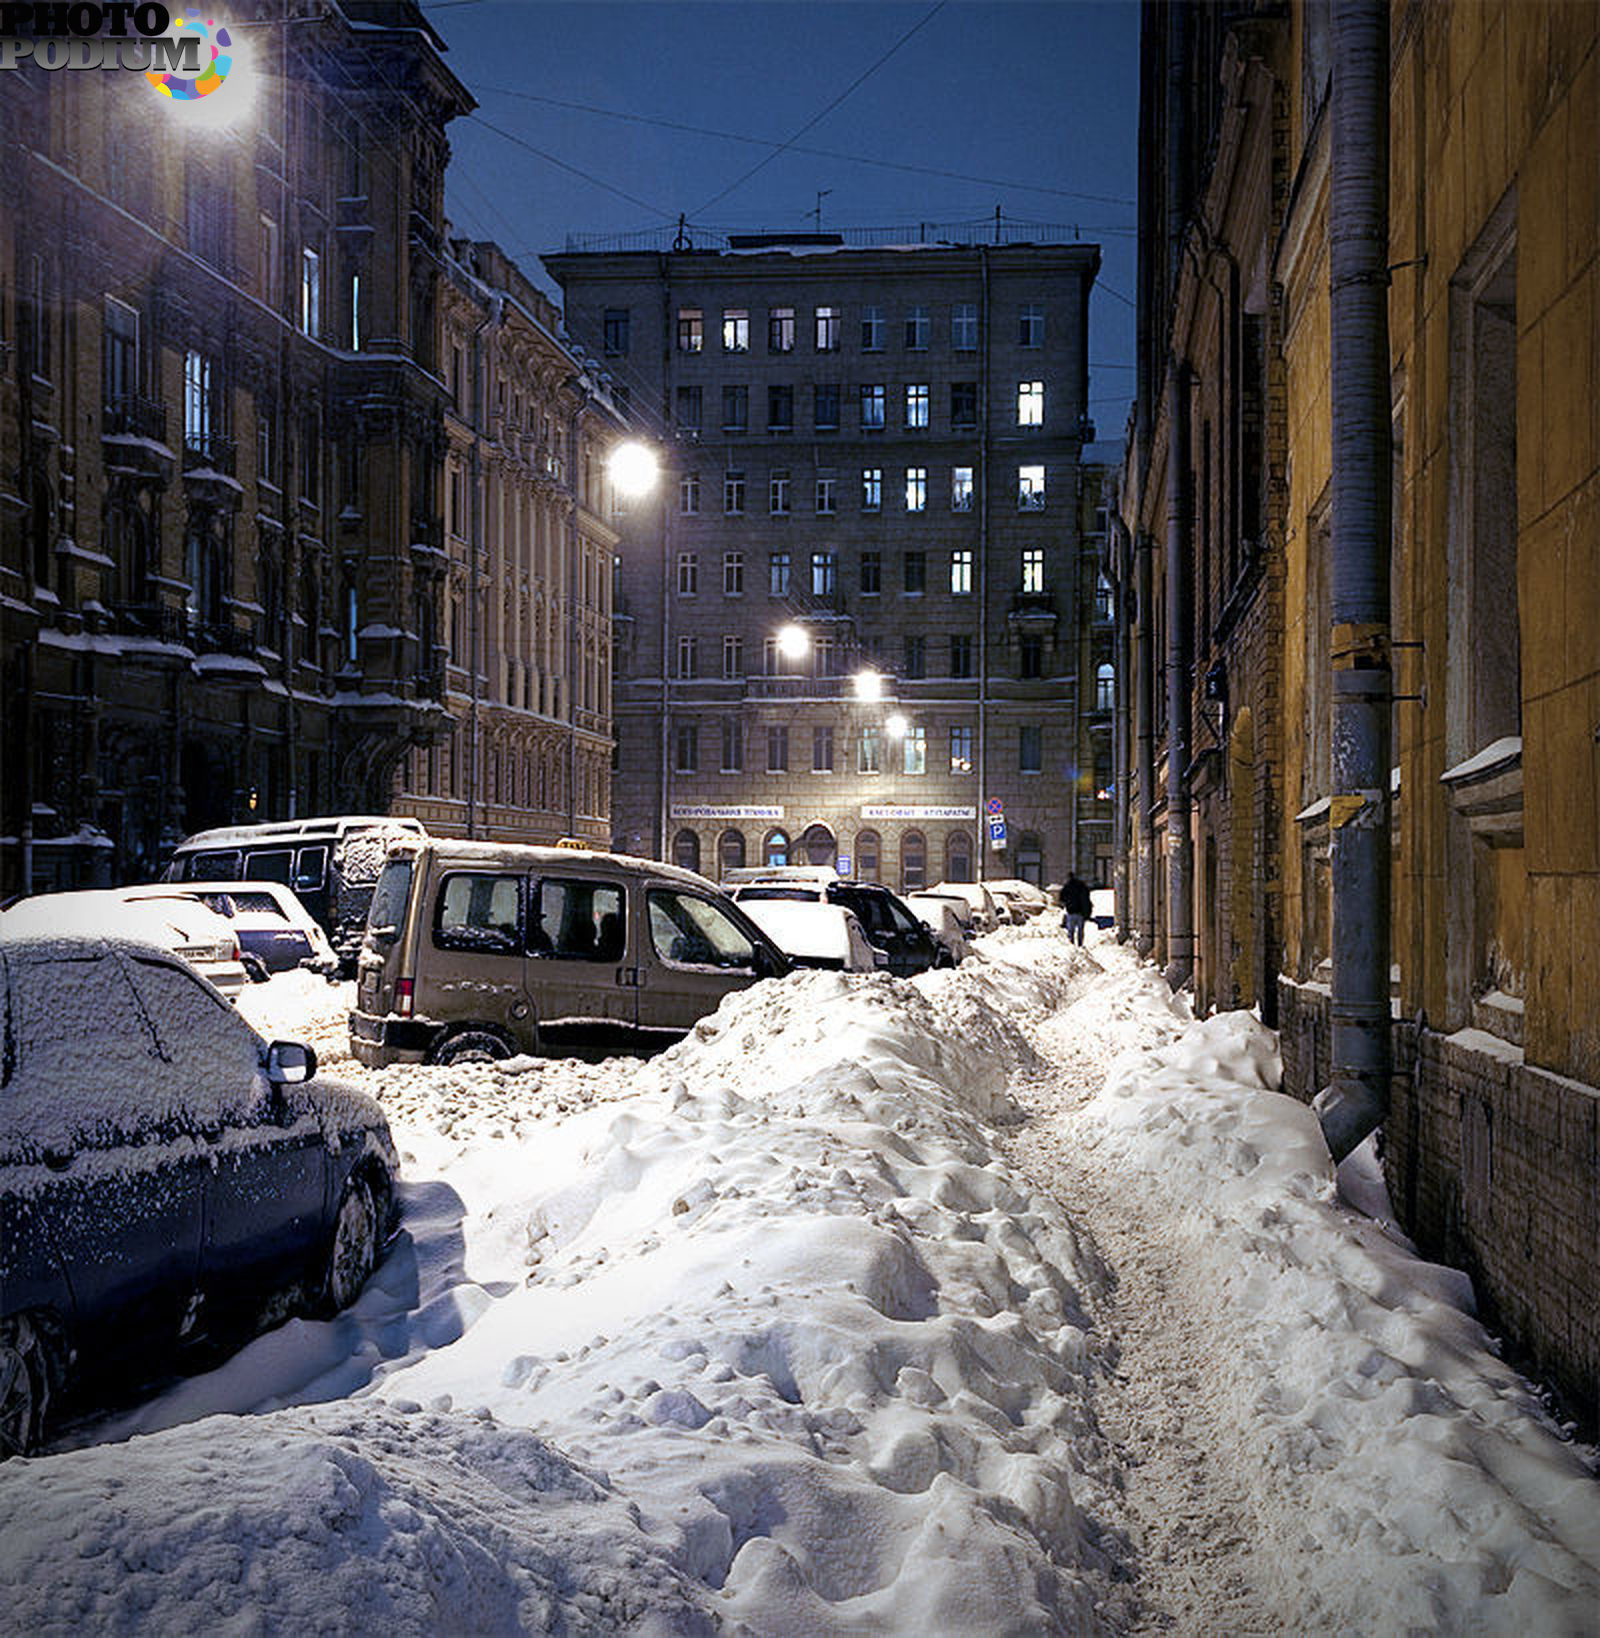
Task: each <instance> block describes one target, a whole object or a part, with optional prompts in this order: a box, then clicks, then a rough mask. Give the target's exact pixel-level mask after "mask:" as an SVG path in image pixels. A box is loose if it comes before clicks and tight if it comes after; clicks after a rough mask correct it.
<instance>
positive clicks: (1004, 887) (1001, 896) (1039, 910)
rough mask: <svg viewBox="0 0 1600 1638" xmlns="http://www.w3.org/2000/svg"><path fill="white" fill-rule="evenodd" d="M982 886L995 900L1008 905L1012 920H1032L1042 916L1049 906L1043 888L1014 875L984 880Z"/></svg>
mask: <svg viewBox="0 0 1600 1638" xmlns="http://www.w3.org/2000/svg"><path fill="white" fill-rule="evenodd" d="M984 886H985V887H987V888H988V889H989V891H990V892H991V893H992V894H994V896H995V898H996V899H997V900H1000V901H1001V902H1003V903H1004V904H1006V905H1008V906H1009V907H1010V909H1011V919H1012V920H1013V921H1014V922H1024V921H1032V920H1033V918H1034V917H1035V916H1042V915H1043V914H1044V913H1045V911H1046V910H1048V909H1049V908H1050V900H1049V897H1048V896H1047V895H1046V893H1045V890H1044V889H1043V888H1042V887H1036V886H1035V885H1034V884H1033V883H1032V882H1025V881H1020V880H1018V879H1017V878H1015V877H1002V878H1001V879H1000V880H999V881H989V882H985V883H984Z"/></svg>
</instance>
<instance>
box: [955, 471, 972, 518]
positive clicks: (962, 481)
mask: <svg viewBox="0 0 1600 1638" xmlns="http://www.w3.org/2000/svg"><path fill="white" fill-rule="evenodd" d="M950 510H951V511H952V512H970V511H971V510H972V468H971V467H970V466H958V467H955V468H953V469H952V471H951V473H950Z"/></svg>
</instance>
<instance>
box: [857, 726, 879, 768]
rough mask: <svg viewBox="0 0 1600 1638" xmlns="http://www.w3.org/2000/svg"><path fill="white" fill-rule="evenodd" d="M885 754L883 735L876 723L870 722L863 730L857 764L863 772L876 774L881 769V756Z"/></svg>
mask: <svg viewBox="0 0 1600 1638" xmlns="http://www.w3.org/2000/svg"><path fill="white" fill-rule="evenodd" d="M882 755H883V736H882V733H881V731H880V730H879V728H878V726H877V724H876V723H869V724H867V726H866V727H864V728H863V729H862V730H861V743H860V746H859V748H858V752H857V757H856V766H857V768H858V770H859V771H860V772H861V773H864V774H875V773H878V772H879V771H880V770H881V766H882V764H881V761H880V758H881V757H882Z"/></svg>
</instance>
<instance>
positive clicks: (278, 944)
mask: <svg viewBox="0 0 1600 1638" xmlns="http://www.w3.org/2000/svg"><path fill="white" fill-rule="evenodd" d="M165 891H168V892H170V891H171V889H170V888H169V889H166V890H165ZM183 891H184V893H185V894H186V895H187V896H188V897H191V898H195V899H198V900H199V901H200V902H201V903H202V904H203V905H205V907H206V908H207V909H208V910H215V911H216V913H217V914H218V915H219V916H222V917H223V918H224V919H225V920H227V921H230V922H232V923H233V930H234V932H235V933H236V934H237V935H238V939H239V946H240V948H241V949H242V950H243V952H244V956H245V962H246V966H247V967H248V965H249V963H250V961H251V960H252V959H253V960H254V961H256V962H258V963H259V964H260V966H261V969H262V971H263V972H264V973H269V974H270V973H282V972H290V971H292V970H293V969H294V968H296V967H310V968H312V969H314V970H315V971H317V972H319V973H323V974H324V975H327V976H332V975H333V974H334V973H337V972H338V970H339V958H338V956H337V955H335V954H334V949H333V946H332V945H331V944H330V943H329V942H328V935H327V934H326V933H325V932H323V930H322V928H321V927H319V926H318V925H317V923H316V921H315V919H314V918H313V917H312V915H311V912H310V911H309V910H307V909H306V907H305V906H304V905H303V904H302V903H301V902H300V900H299V899H298V898H297V897H296V896H295V895H294V893H293V892H291V891H290V889H289V888H287V887H285V886H284V885H283V883H282V882H195V883H193V884H192V885H190V886H188V887H186V888H185V889H184V890H183Z"/></svg>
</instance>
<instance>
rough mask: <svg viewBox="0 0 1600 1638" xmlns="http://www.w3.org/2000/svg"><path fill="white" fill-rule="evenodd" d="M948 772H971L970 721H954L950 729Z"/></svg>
mask: <svg viewBox="0 0 1600 1638" xmlns="http://www.w3.org/2000/svg"><path fill="white" fill-rule="evenodd" d="M950 772H951V773H953V774H969V773H971V772H972V725H971V724H970V723H966V722H961V723H956V724H954V725H953V726H952V727H951V729H950Z"/></svg>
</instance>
